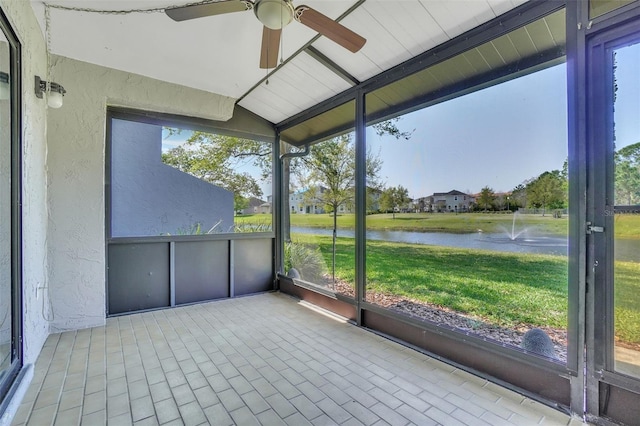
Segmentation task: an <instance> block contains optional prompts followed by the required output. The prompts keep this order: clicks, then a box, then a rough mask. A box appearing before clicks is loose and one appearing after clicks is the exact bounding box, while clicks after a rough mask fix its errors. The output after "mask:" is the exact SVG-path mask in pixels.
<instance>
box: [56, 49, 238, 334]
mask: <svg viewBox="0 0 640 426" xmlns="http://www.w3.org/2000/svg"><path fill="white" fill-rule="evenodd" d="M51 75H52V80H53V81H55V82H57V83H59V84H62V85H63V86H64V87H65V89H66V90H67V95H66V96H65V98H64V106H63V107H62V108H60V109H57V110H49V114H48V122H47V125H48V132H47V134H48V146H49V150H48V155H47V166H48V179H49V186H48V191H47V199H48V202H49V230H48V231H49V232H48V256H49V286H50V293H51V303H52V309H53V320H52V323H51V331H52V332H56V331H64V330H70V329H77V328H83V327H91V326H95V325H101V324H104V323H105V197H104V192H105V191H104V178H105V173H104V171H105V163H104V161H105V128H106V108H107V105H117V106H126V107H133V108H139V109H144V110H152V111H158V112H164V113H173V114H181V115H186V116H194V117H202V118H208V119H212V120H228V119H229V118H230V117H231V115H232V113H233V103H234V100H233V99H231V98H227V97H223V96H219V95H214V94H211V93H207V92H203V91H199V90H195V89H190V88H186V87H182V86H178V85H174V84H170V83H165V82H161V81H158V80H154V79H150V78H147V77H143V76H139V75H134V74H130V73H126V72H122V71H118V70H114V69H109V68H105V67H101V66H98V65H93V64H88V63H86V62H81V61H77V60H73V59H70V58H64V57H58V56H53V57H52V72H51Z"/></svg>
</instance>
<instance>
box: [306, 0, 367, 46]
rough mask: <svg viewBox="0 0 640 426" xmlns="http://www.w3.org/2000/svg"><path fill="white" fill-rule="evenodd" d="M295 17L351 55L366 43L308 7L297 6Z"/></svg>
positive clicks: (345, 28) (362, 38) (340, 25)
mask: <svg viewBox="0 0 640 426" xmlns="http://www.w3.org/2000/svg"><path fill="white" fill-rule="evenodd" d="M295 17H296V19H297V20H298V21H299V22H301V23H303V24H304V25H306V26H307V27H309V28H311V29H313V30H315V31H317V32H319V33H320V34H322V35H323V36H325V37H327V38H329V39H331V40H333V41H334V42H336V43H338V44H339V45H340V46H342V47H344V48H345V49H348V50H350V51H351V52H353V53H355V52H357V51H358V50H360V49H361V48H362V46H364V44H365V43H366V42H367V40H366V39H365V38H364V37H362V36H360V35H358V34H356V33H354V32H353V31H351V30H350V29H349V28H347V27H345V26H344V25H342V24H339V23H338V22H336V21H334V20H333V19H331V18H329V17H328V16H326V15H323V14H322V13H320V12H318V11H317V10H315V9H311V8H310V7H308V6H298V7H297V8H296V13H295Z"/></svg>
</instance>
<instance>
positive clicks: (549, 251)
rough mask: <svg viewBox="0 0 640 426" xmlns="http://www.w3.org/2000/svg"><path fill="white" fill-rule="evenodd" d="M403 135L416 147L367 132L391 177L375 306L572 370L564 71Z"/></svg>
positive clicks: (371, 236)
mask: <svg viewBox="0 0 640 426" xmlns="http://www.w3.org/2000/svg"><path fill="white" fill-rule="evenodd" d="M367 105H368V99H367ZM394 124H395V125H396V126H397V127H398V130H399V131H400V132H401V133H402V132H407V131H408V133H409V134H408V135H407V137H406V138H403V137H400V138H398V137H394V135H397V132H394V133H391V134H381V133H380V132H379V131H377V129H376V127H375V126H370V127H368V129H367V145H368V150H369V151H371V152H374V153H377V154H378V158H379V160H380V163H379V166H380V167H379V172H378V175H377V176H378V177H380V178H381V179H378V180H375V179H374V180H372V181H371V183H370V184H369V186H371V187H375V188H376V191H377V194H379V195H378V196H377V202H378V204H377V208H375V209H374V210H375V211H374V212H372V214H369V215H367V217H366V233H367V234H366V235H367V242H366V244H367V247H366V256H367V257H366V299H367V301H368V302H371V303H375V304H377V305H379V306H381V307H384V308H387V309H389V310H393V311H395V312H398V313H400V314H403V315H408V316H411V317H413V318H417V319H420V320H423V321H426V322H435V323H440V324H446V325H447V326H448V327H454V328H455V329H456V330H458V331H459V332H461V333H471V334H474V335H476V336H477V337H480V338H483V339H487V340H489V341H493V342H495V343H496V344H499V345H501V346H504V347H511V348H513V349H515V350H523V351H527V352H528V353H534V354H535V355H538V356H543V357H545V358H548V359H550V360H553V361H556V362H560V363H564V362H566V356H567V352H566V351H567V315H568V309H567V306H568V300H567V297H568V292H567V283H568V281H567V280H568V277H567V269H568V258H567V246H568V244H567V241H568V237H567V232H568V227H567V225H568V216H567V212H568V208H569V206H568V205H567V194H568V179H567V157H568V143H567V102H566V69H565V65H564V64H561V65H556V66H552V67H548V68H545V69H543V70H540V71H537V72H533V73H530V74H527V75H524V76H523V77H519V78H514V79H511V80H508V81H506V82H503V83H500V84H496V85H494V86H491V87H489V88H486V89H483V90H479V91H476V92H472V93H469V94H466V95H464V96H460V97H457V98H454V99H451V100H448V101H445V102H442V103H438V104H435V105H432V106H428V107H426V108H423V109H420V110H417V111H414V112H411V113H408V114H405V115H402V116H399V117H398V119H397V121H395V122H394ZM411 129H415V130H413V131H411ZM448 164H456V168H455V169H452V168H451V167H450V166H447V165H448ZM460 170H463V171H464V172H460ZM458 200H461V201H458ZM412 205H417V206H418V208H417V209H413V208H411V206H412Z"/></svg>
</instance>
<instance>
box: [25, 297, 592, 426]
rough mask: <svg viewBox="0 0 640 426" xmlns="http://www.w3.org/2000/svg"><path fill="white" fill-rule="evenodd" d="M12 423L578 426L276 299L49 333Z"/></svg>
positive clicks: (234, 302)
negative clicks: (31, 379) (60, 332)
mask: <svg viewBox="0 0 640 426" xmlns="http://www.w3.org/2000/svg"><path fill="white" fill-rule="evenodd" d="M13 424H14V425H23V424H26V425H36V426H41V425H51V424H54V425H65V426H66V425H76V424H82V425H102V424H109V425H118V426H119V425H130V424H134V425H158V424H160V425H183V424H184V425H204V424H211V425H231V424H238V425H254V424H255V425H258V424H262V425H282V424H287V425H295V426H298V425H308V424H313V425H333V424H339V425H361V424H364V425H386V424H391V425H406V424H417V425H437V424H442V425H473V426H477V425H519V426H520V425H529V424H531V425H540V424H541V425H578V424H581V422H580V421H579V420H576V419H571V418H570V417H569V416H567V415H565V414H563V413H560V412H558V411H556V410H553V409H551V408H549V407H546V406H544V405H542V404H539V403H537V402H534V401H532V400H530V399H527V398H524V397H522V396H521V395H519V394H517V393H514V392H511V391H509V390H506V389H504V388H501V387H499V386H497V385H494V384H492V383H490V382H487V381H486V380H483V379H480V378H477V377H475V376H473V375H470V374H468V373H465V372H463V371H460V370H458V369H456V368H454V367H451V366H449V365H447V364H444V363H442V362H439V361H436V360H434V359H431V358H429V357H427V356H425V355H423V354H421V353H419V352H416V351H414V350H411V349H409V348H406V347H404V346H401V345H399V344H396V343H394V342H391V341H389V340H387V339H384V338H382V337H380V336H377V335H375V334H373V333H370V332H367V331H365V330H362V329H359V328H357V327H355V326H353V325H351V324H348V323H345V322H343V321H340V320H339V319H336V318H332V317H331V316H329V315H325V314H322V313H320V312H318V311H317V310H314V309H312V308H310V307H309V306H308V305H305V304H304V303H300V302H298V301H296V300H294V299H292V298H290V297H288V296H285V295H281V294H278V293H269V294H262V295H257V296H250V297H245V298H238V299H228V300H222V301H217V302H211V303H205V304H200V305H193V306H188V307H181V308H176V309H171V310H162V311H154V312H148V313H143V314H135V315H129V316H124V317H119V318H111V319H108V320H107V325H106V326H104V327H96V328H92V329H85V330H79V331H73V332H66V333H62V334H55V335H51V336H49V338H48V339H47V342H46V344H45V346H44V348H43V350H42V353H41V355H40V357H39V359H38V361H37V363H36V365H35V370H34V378H33V381H32V383H31V385H30V387H29V390H28V392H27V394H26V396H25V398H24V400H23V402H22V404H21V406H20V409H19V410H18V413H17V414H16V417H15V418H14V421H13Z"/></svg>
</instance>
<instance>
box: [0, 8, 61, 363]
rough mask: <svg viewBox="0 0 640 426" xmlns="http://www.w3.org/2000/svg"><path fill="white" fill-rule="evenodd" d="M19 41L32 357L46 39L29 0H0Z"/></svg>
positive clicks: (38, 333)
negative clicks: (37, 88)
mask: <svg viewBox="0 0 640 426" xmlns="http://www.w3.org/2000/svg"><path fill="white" fill-rule="evenodd" d="M0 7H2V10H3V11H4V13H5V15H6V16H7V18H8V19H9V22H10V23H11V26H12V27H13V29H14V30H15V31H16V33H17V36H18V38H19V40H20V43H21V44H22V88H23V90H22V93H23V97H22V120H23V122H22V150H23V164H22V165H23V171H22V179H23V182H22V185H23V191H22V192H23V195H22V201H23V207H22V220H23V222H22V228H23V231H22V233H23V235H22V249H23V253H22V255H23V268H22V270H23V291H22V295H23V324H24V325H23V330H24V331H23V337H24V341H23V351H24V352H23V354H24V362H25V363H26V364H29V363H33V362H35V360H36V358H37V356H38V354H39V353H40V349H41V348H42V345H43V344H44V341H45V340H46V338H47V336H48V333H49V324H48V322H47V319H48V318H50V316H51V311H50V310H49V303H48V299H47V297H48V289H47V287H48V273H47V249H46V247H47V213H48V212H47V205H46V199H47V172H46V170H47V166H46V157H47V144H46V114H47V110H46V103H45V102H42V100H41V99H38V98H36V96H35V94H34V87H33V85H34V82H33V76H34V75H45V73H46V64H47V61H46V50H45V43H44V39H43V36H42V32H41V31H40V27H39V26H38V22H37V21H36V18H35V16H34V14H33V11H32V9H31V6H30V2H28V1H22V0H0Z"/></svg>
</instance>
